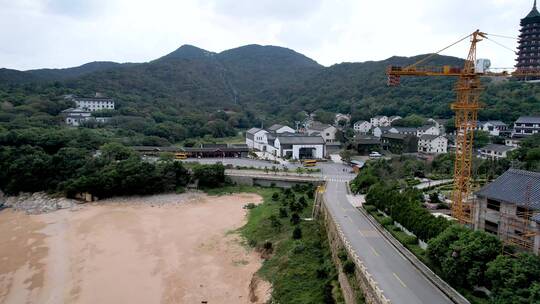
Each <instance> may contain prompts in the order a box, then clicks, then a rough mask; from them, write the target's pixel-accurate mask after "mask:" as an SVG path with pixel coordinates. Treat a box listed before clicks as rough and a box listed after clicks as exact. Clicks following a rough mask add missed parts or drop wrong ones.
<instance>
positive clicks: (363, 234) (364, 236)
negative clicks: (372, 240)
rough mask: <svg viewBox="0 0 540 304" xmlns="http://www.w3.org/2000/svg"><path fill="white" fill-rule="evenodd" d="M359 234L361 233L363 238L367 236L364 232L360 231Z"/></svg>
mask: <svg viewBox="0 0 540 304" xmlns="http://www.w3.org/2000/svg"><path fill="white" fill-rule="evenodd" d="M358 232H360V235H361V236H363V237H366V235H365V234H364V233H363V232H362V230H358Z"/></svg>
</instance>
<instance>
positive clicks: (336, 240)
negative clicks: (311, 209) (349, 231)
mask: <svg viewBox="0 0 540 304" xmlns="http://www.w3.org/2000/svg"><path fill="white" fill-rule="evenodd" d="M321 201H323V199H321ZM319 210H320V216H322V218H323V220H324V224H325V227H326V233H327V234H328V241H329V243H330V248H331V250H332V258H333V260H334V263H335V264H336V265H338V268H339V270H340V271H341V267H340V266H341V264H340V260H339V258H338V256H337V255H338V252H339V251H340V250H341V249H344V250H345V251H346V252H347V254H348V256H349V259H350V260H352V261H353V262H354V263H355V265H356V271H355V274H354V279H355V283H357V285H358V286H359V287H360V289H361V291H362V293H363V295H364V298H365V302H366V303H368V304H389V303H390V301H389V300H388V299H386V297H385V296H384V295H383V293H382V290H381V289H380V288H379V286H378V284H377V282H375V280H374V279H373V278H372V277H371V275H370V274H369V272H368V270H367V268H366V267H365V265H364V263H363V262H362V261H361V260H360V257H359V256H358V255H357V254H356V253H355V252H354V251H353V250H352V247H351V246H350V244H349V243H348V241H347V239H346V238H345V237H344V235H343V232H342V231H341V228H340V227H339V225H337V224H336V222H335V220H334V219H333V218H332V216H331V214H330V212H329V211H328V209H327V208H326V205H325V203H324V201H323V202H322V204H321V207H320V208H319ZM342 276H344V274H343V275H342ZM345 280H347V282H345V281H344V280H343V278H340V280H339V281H340V284H341V290H342V292H343V297H344V298H345V300H346V303H347V304H349V303H355V300H354V299H356V297H357V295H356V294H355V293H356V291H355V290H354V289H353V288H351V285H350V283H349V282H348V279H347V278H345Z"/></svg>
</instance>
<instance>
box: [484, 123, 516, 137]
mask: <svg viewBox="0 0 540 304" xmlns="http://www.w3.org/2000/svg"><path fill="white" fill-rule="evenodd" d="M477 128H478V130H481V131H485V132H489V135H491V136H502V135H505V134H507V133H508V132H509V131H508V125H507V124H505V123H504V122H502V121H500V120H490V121H485V122H479V123H478V125H477Z"/></svg>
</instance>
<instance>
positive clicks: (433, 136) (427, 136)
mask: <svg viewBox="0 0 540 304" xmlns="http://www.w3.org/2000/svg"><path fill="white" fill-rule="evenodd" d="M439 137H441V135H431V134H424V135H422V136H420V140H429V141H432V140H434V139H437V138H439Z"/></svg>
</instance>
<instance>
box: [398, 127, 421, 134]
mask: <svg viewBox="0 0 540 304" xmlns="http://www.w3.org/2000/svg"><path fill="white" fill-rule="evenodd" d="M393 128H394V129H396V130H397V131H398V132H399V133H416V128H409V127H393Z"/></svg>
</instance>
